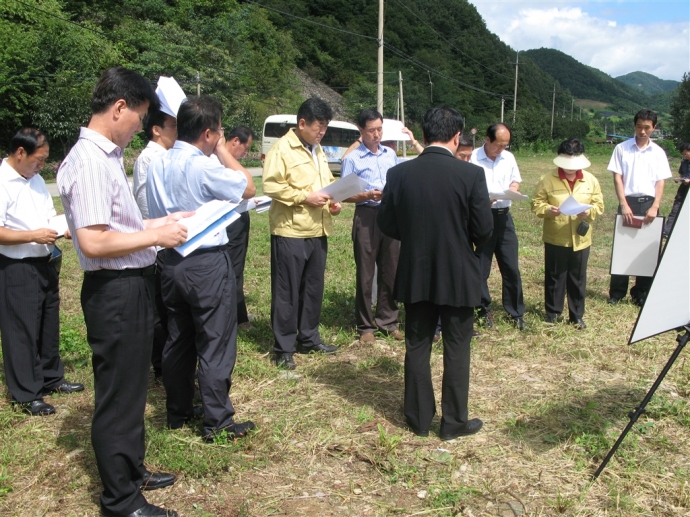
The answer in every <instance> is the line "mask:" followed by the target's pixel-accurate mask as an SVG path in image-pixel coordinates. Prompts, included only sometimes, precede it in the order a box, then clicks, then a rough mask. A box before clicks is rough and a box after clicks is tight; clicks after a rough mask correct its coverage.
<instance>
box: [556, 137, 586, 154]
mask: <svg viewBox="0 0 690 517" xmlns="http://www.w3.org/2000/svg"><path fill="white" fill-rule="evenodd" d="M584 152H585V144H583V143H582V141H581V140H580V139H579V138H570V139H568V140H565V141H564V142H561V144H560V145H559V146H558V154H567V155H568V156H575V155H580V154H584Z"/></svg>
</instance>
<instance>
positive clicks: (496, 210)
mask: <svg viewBox="0 0 690 517" xmlns="http://www.w3.org/2000/svg"><path fill="white" fill-rule="evenodd" d="M492 210H493V211H494V213H496V215H504V214H507V213H508V210H509V209H508V208H492Z"/></svg>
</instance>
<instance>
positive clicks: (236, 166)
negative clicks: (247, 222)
mask: <svg viewBox="0 0 690 517" xmlns="http://www.w3.org/2000/svg"><path fill="white" fill-rule="evenodd" d="M213 152H214V153H215V155H216V156H217V157H218V160H220V163H222V164H223V166H224V167H225V168H226V169H232V170H234V171H239V172H241V173H242V174H244V176H245V178H247V187H246V188H245V189H244V193H243V194H242V199H251V198H253V197H254V196H255V195H256V185H254V179H253V178H252V175H251V174H250V173H249V171H248V170H247V169H245V168H244V167H242V165H241V164H240V162H238V161H237V160H236V159H235V157H234V156H233V155H232V154H230V151H228V150H227V148H226V147H225V137H224V136H222V137H221V138H220V140H218V143H217V144H216V148H215V150H214V151H213Z"/></svg>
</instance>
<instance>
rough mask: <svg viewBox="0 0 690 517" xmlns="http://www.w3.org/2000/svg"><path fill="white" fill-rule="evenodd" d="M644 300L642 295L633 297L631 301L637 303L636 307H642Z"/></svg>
mask: <svg viewBox="0 0 690 517" xmlns="http://www.w3.org/2000/svg"><path fill="white" fill-rule="evenodd" d="M644 302H645V298H644V297H638V298H633V303H634V304H635V305H637V306H638V307H644Z"/></svg>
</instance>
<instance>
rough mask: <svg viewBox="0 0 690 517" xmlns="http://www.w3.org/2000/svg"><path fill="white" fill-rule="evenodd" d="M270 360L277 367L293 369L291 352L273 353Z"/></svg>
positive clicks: (293, 361)
mask: <svg viewBox="0 0 690 517" xmlns="http://www.w3.org/2000/svg"><path fill="white" fill-rule="evenodd" d="M271 362H272V363H273V364H274V365H276V366H277V367H278V368H283V369H285V370H294V369H295V360H294V359H293V358H292V354H274V355H273V357H271Z"/></svg>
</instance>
